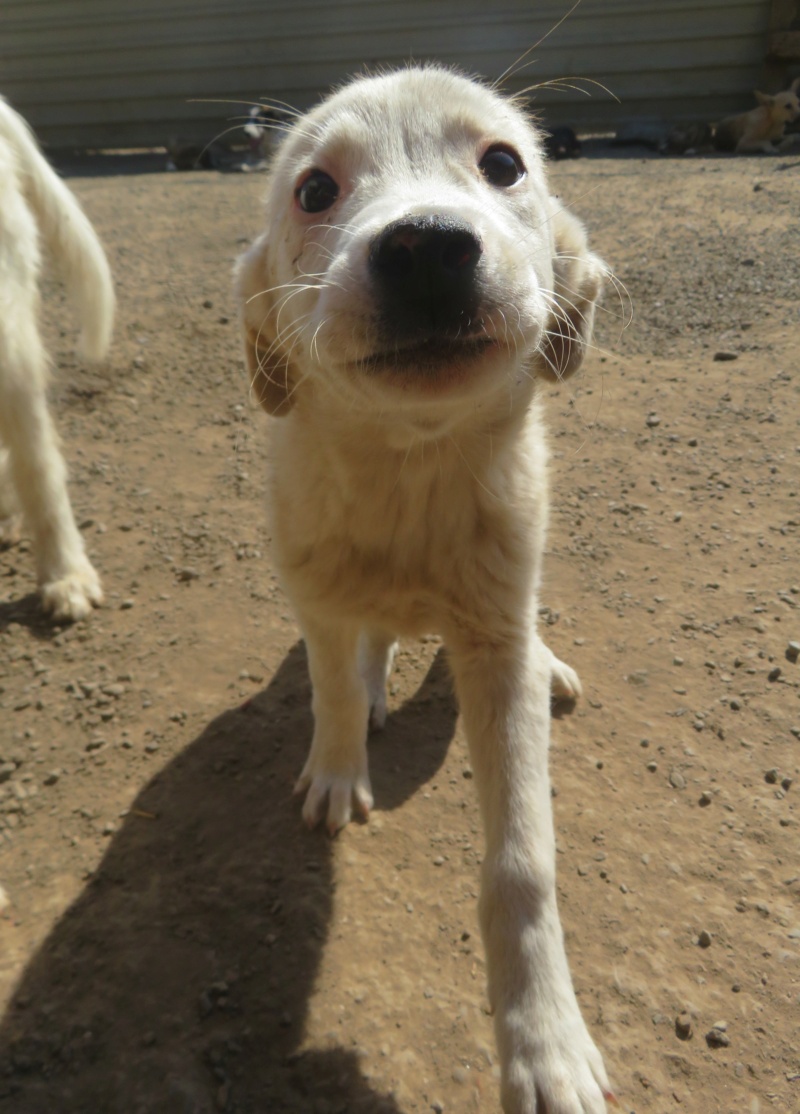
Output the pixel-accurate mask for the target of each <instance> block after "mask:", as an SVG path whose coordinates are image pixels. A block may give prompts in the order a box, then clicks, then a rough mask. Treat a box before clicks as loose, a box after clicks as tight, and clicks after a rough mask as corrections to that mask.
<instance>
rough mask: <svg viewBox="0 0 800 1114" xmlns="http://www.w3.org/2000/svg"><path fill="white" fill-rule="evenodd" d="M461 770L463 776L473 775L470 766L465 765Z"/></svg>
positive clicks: (469, 776)
mask: <svg viewBox="0 0 800 1114" xmlns="http://www.w3.org/2000/svg"><path fill="white" fill-rule="evenodd" d="M461 772H462V776H463V777H465V778H467V779H469V778H471V777H472V770H471V769H470V767H469V766H465V767H464V769H463V770H462V771H461Z"/></svg>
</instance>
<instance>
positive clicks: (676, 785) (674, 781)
mask: <svg viewBox="0 0 800 1114" xmlns="http://www.w3.org/2000/svg"><path fill="white" fill-rule="evenodd" d="M669 783H670V785H671V786H672V788H673V789H685V788H686V778H685V777H684V776H683V774H682V773H681V772H680V770H670V772H669Z"/></svg>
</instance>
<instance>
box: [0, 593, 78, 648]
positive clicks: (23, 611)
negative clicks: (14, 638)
mask: <svg viewBox="0 0 800 1114" xmlns="http://www.w3.org/2000/svg"><path fill="white" fill-rule="evenodd" d="M11 623H17V624H18V625H19V626H20V627H25V629H26V630H28V631H30V633H31V634H32V635H33V636H34V638H38V639H39V640H40V641H41V642H52V640H53V639H54V638H55V637H56V635H58V634H61V632H62V630H63V628H64V626H69V625H70V624H69V623H62V624H57V623H54V622H53V617H52V615H47V614H46V613H45V611H44V609H43V608H42V600H41V597H40V595H39V593H38V592H28V593H27V595H24V596H20V597H19V598H17V599H13V600H6V601H5V602H3V603H0V634H2V633H3V632H4V631H7V630H8V628H9V626H10V624H11Z"/></svg>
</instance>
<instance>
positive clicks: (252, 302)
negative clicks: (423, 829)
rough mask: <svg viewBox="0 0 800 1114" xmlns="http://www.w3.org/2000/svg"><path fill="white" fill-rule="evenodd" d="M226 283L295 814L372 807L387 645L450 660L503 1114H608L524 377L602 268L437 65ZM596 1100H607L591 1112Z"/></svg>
mask: <svg viewBox="0 0 800 1114" xmlns="http://www.w3.org/2000/svg"><path fill="white" fill-rule="evenodd" d="M266 216H267V220H266V229H265V231H264V233H263V235H262V236H261V237H260V238H259V239H258V240H257V241H256V243H255V244H254V245H253V247H252V248H251V249H250V251H249V252H248V253H247V254H246V256H245V257H244V259H243V260H242V262H241V264H240V268H239V273H238V289H239V293H240V298H241V307H242V318H243V324H244V330H245V336H246V352H247V360H248V366H249V368H250V372H251V375H252V383H253V388H254V391H255V392H256V395H257V397H258V399H259V400H260V402H261V403H262V404H263V405H264V407H265V408H266V409H267V410H268V411H269V412H270V413H271V414H274V415H278V416H279V420H278V421H276V422H275V423H274V425H273V427H272V431H271V449H272V457H273V466H272V479H271V494H272V516H273V537H274V554H275V560H276V562H277V564H278V568H279V570H280V573H281V575H282V578H283V581H284V584H285V586H286V588H287V591H288V592H289V594H290V596H291V599H292V601H293V604H294V606H295V608H296V610H297V614H298V616H299V620H300V623H301V626H302V629H303V633H304V635H305V640H306V647H307V651H308V660H309V667H310V671H311V679H312V683H313V709H314V723H315V727H314V738H313V742H312V744H311V751H310V754H309V756H308V761H307V762H306V764H305V768H304V769H303V771H302V773H301V775H300V780H299V783H298V791H299V792H301V793H303V794H305V803H304V806H303V815H304V817H305V819H306V820H307V821H308V822H309V823H311V824H313V823H316V822H317V821H318V820H319V819H322V818H323V817H324V818H325V819H326V821H327V825H328V827H329V829H330V830H331V831H332V832H333V831H336V830H337V829H338V828H339V827H341V826H342V825H343V824H346V823H347V821H348V820H349V818H350V815H351V810H352V808H353V807H355V808H356V809H357V810H358V811H359V812H360V813H362V814H366V813H367V812H368V811H369V809H370V808H371V806H372V793H371V789H370V780H369V772H368V766H367V747H366V742H367V730H368V724H369V721H370V718H371V719H372V722H373V724H376V725H380V724H381V723H382V722H383V720H384V717H385V715H386V696H385V684H386V679H387V676H388V674H389V671H390V669H391V663H392V655H393V650H394V644H395V638H396V636H397V635H398V634H418V633H420V632H422V631H426V630H430V629H435V630H438V631H440V632H441V633H442V635H443V636H444V639H445V642H446V644H447V647H448V650H449V654H450V660H451V664H452V669H453V673H454V675H455V680H456V685H457V689H458V695H459V700H460V705H461V712H462V716H463V722H464V728H465V731H466V735H467V739H468V742H469V746H470V751H471V756H472V763H473V767H474V771H475V780H476V784H477V788H478V793H479V798H480V805H481V811H482V816H483V822H484V827H485V838H486V851H485V857H484V862H483V872H482V890H481V898H480V914H481V922H482V928H483V935H484V942H485V946H486V954H487V961H488V973H489V994H490V999H491V1002H492V1005H493V1007H494V1011H495V1019H496V1032H497V1041H498V1046H499V1052H500V1062H501V1067H502V1085H501V1091H502V1103H503V1109H504V1110H505V1111H506V1114H536V1112H538V1114H600V1112H601V1111H604V1110H605V1097H608V1094H609V1092H608V1081H607V1078H606V1074H605V1071H604V1068H603V1062H602V1059H601V1057H600V1054H599V1052H598V1051H597V1049H596V1047H595V1045H594V1042H593V1041H592V1038H591V1037H590V1035H589V1032H588V1030H587V1028H586V1026H585V1024H584V1021H583V1019H582V1017H581V1014H580V1010H579V1008H578V1004H577V1001H576V998H575V994H574V990H573V987H572V981H571V978H570V973H569V969H568V966H567V959H566V955H565V951H564V943H563V938H562V932H561V927H560V923H559V916H558V910H557V907H556V888H555V847H554V836H553V823H552V814H551V804H550V782H549V777H548V739H549V727H550V691H551V684H553V685H554V687H555V689H556V690H557V691H558V692H559V693H561V694H571V695H577V693H578V690H579V683H578V679H577V676H576V675H575V673H574V672H573V671H572V670H571V669H570V668H569V666H566V665H564V664H563V663H561V662H559V661H558V660H557V659H555V658H554V657H553V655H552V654H551V652H550V651H549V650H548V649H547V647H546V646H545V645H544V644H543V643H542V641H541V639H540V638H539V635H538V634H537V631H536V619H537V588H538V584H539V577H540V565H541V558H542V549H543V543H544V534H545V526H546V518H547V499H546V475H545V469H546V455H547V454H546V448H545V440H544V432H543V428H542V421H541V416H540V411H539V407H538V405H537V401H536V393H537V381H538V379H539V378H540V377H541V376H545V377H547V378H554V377H555V378H562V377H564V376H566V375H569V374H571V373H572V372H573V371H575V370H576V368H577V367H578V366H579V365H580V363H581V360H582V358H583V354H584V349H585V346H586V344H587V343H588V340H589V337H590V334H591V328H592V318H593V314H594V304H595V300H596V298H597V296H598V293H599V290H600V286H601V283H602V280H603V277H604V274H605V268H604V266H603V264H602V263H601V262H600V260H599V259H597V257H596V256H594V255H592V254H591V253H590V252H589V251H588V249H587V246H586V238H585V235H584V232H583V229H582V227H581V226H580V224H579V223H578V222H577V221H576V220H575V219H574V218H573V217H571V216H569V215H568V214H567V213H566V212H565V211H564V209H563V208H562V206H561V205H560V203H559V202H558V201H556V200H555V199H554V198H553V197H551V195H550V193H549V190H548V188H547V183H546V181H545V172H544V162H543V158H542V151H541V144H540V140H539V137H538V135H537V133H536V131H535V129H534V128H533V127H532V125H531V124H530V122H529V121H528V120H527V118H526V117H525V116H524V115H523V113H522V112H520V111H519V110H518V109H517V108H516V107H515V106H514V105H513V103H511V102H509V101H508V100H506V99H504V98H502V97H500V96H498V95H497V94H495V93H494V92H492V91H490V90H488V89H486V88H484V87H483V86H481V85H479V84H477V83H475V82H472V81H468V80H466V79H465V78H462V77H459V76H457V75H454V74H452V73H450V72H448V71H444V70H441V69H438V68H428V69H410V70H407V71H402V72H399V73H394V74H389V75H384V76H381V77H376V78H367V79H360V80H357V81H354V82H353V83H351V84H350V85H348V86H346V87H345V88H343V89H342V90H341V91H339V92H338V93H336V94H335V95H334V96H333V97H332V98H330V99H329V100H328V101H326V102H325V103H323V104H322V105H321V106H320V107H318V108H316V109H315V110H314V111H313V112H311V113H310V114H309V115H308V116H306V117H304V118H302V119H301V120H300V121H299V122H298V123H297V124H296V125H295V126H294V128H293V129H292V130H291V131H290V133H289V135H288V136H287V138H286V140H285V142H284V143H283V145H282V146H281V148H280V150H279V152H278V154H277V156H276V158H275V163H274V169H273V172H272V175H271V179H270V184H269V189H268V195H267V214H266ZM604 1096H605V1097H604Z"/></svg>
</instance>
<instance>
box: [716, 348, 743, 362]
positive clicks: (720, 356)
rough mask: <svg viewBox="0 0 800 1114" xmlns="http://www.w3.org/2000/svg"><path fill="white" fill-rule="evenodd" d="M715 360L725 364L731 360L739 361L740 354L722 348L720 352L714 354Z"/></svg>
mask: <svg viewBox="0 0 800 1114" xmlns="http://www.w3.org/2000/svg"><path fill="white" fill-rule="evenodd" d="M714 359H715V360H716V361H717V363H725V362H727V361H729V360H738V359H739V353H738V352H730V351H728V350H727V349H725V348H722V349H720V350H719V352H715V353H714Z"/></svg>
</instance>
